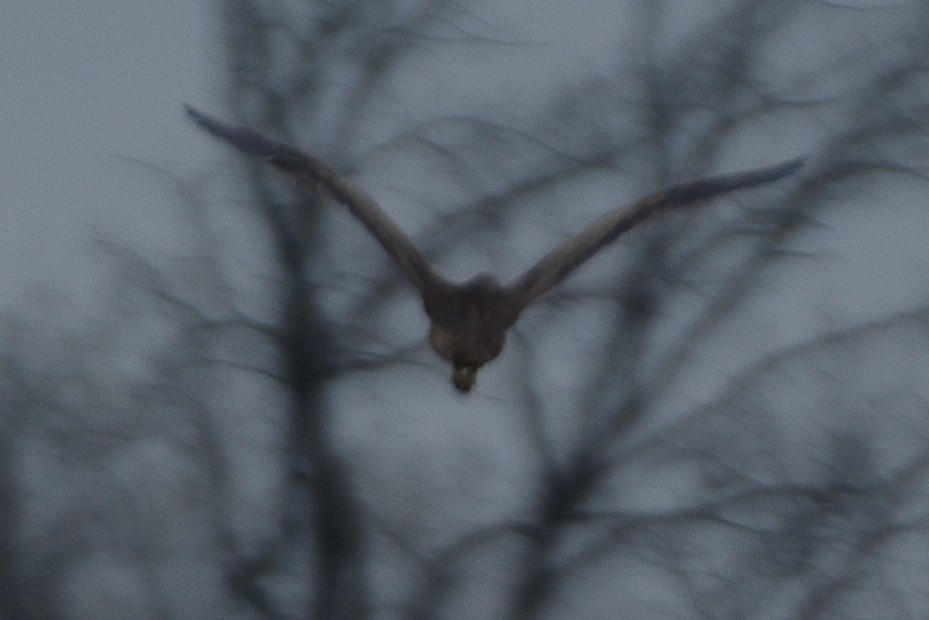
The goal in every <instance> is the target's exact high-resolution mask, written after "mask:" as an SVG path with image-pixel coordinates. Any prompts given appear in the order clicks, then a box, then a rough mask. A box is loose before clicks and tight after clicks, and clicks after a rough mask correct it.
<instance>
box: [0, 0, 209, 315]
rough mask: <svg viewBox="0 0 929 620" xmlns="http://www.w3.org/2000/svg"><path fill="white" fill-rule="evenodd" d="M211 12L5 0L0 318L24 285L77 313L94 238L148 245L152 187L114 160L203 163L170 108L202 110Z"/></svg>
mask: <svg viewBox="0 0 929 620" xmlns="http://www.w3.org/2000/svg"><path fill="white" fill-rule="evenodd" d="M214 10H215V9H214V7H212V6H211V3H208V2H196V1H183V0H151V1H146V2H142V1H140V0H128V1H124V0H90V1H88V2H58V1H56V0H35V1H30V2H8V3H5V5H4V8H3V9H2V11H0V14H2V19H0V57H2V58H3V62H2V63H0V110H2V114H0V135H2V136H3V140H2V142H0V179H2V184H0V204H2V213H0V218H2V220H0V222H2V225H0V263H2V265H3V269H2V272H0V278H2V285H0V307H2V309H3V310H8V309H10V307H11V305H12V304H18V303H20V302H22V301H23V300H24V297H25V295H26V292H27V291H29V290H30V289H35V288H36V287H51V288H55V289H57V288H59V287H62V286H64V287H66V288H67V289H68V290H69V291H71V292H73V293H75V294H76V295H77V301H78V302H79V303H81V304H82V305H83V304H85V303H88V302H89V301H90V296H88V295H85V294H84V293H85V292H87V289H85V288H84V287H85V285H87V284H90V283H91V282H93V279H94V277H95V276H94V272H93V268H92V266H91V265H92V263H91V262H90V261H86V260H85V258H86V257H88V256H89V255H90V254H91V253H92V252H91V249H90V248H91V243H92V241H93V239H94V238H99V237H104V236H106V235H112V236H113V238H116V239H121V240H124V241H129V240H131V242H132V243H140V244H142V245H143V246H146V245H148V246H150V245H152V244H157V243H159V242H161V241H160V240H159V239H157V237H158V236H159V233H161V232H163V231H164V228H163V227H161V228H159V226H158V222H159V217H161V218H164V217H166V216H167V215H168V213H166V212H165V211H166V210H165V209H164V203H163V201H164V198H165V193H164V191H163V188H162V190H159V189H158V188H157V187H156V186H155V185H154V184H152V183H146V179H145V175H143V174H140V171H139V170H138V169H136V170H133V169H132V166H129V165H127V164H126V163H125V162H123V161H120V160H119V159H118V158H117V157H114V156H116V155H118V156H128V157H134V158H138V159H141V160H144V161H148V162H151V163H154V164H158V165H162V166H165V167H166V168H168V169H172V170H185V169H190V168H196V167H198V166H202V165H203V161H204V159H205V157H206V155H207V153H209V151H210V150H211V149H212V147H213V145H209V144H206V143H205V142H204V141H203V140H199V139H196V136H193V135H192V132H191V131H190V127H189V126H188V125H187V124H186V123H185V122H183V117H182V114H181V108H180V105H181V102H183V101H185V100H187V99H197V100H198V101H209V96H210V93H211V92H215V86H216V85H217V84H218V83H219V80H218V79H217V77H216V74H215V72H216V67H217V66H218V65H217V64H215V63H214V64H212V65H211V64H210V62H209V57H210V53H211V52H210V50H211V49H215V46H213V45H211V43H210V41H209V38H210V36H211V33H213V32H215V30H216V29H215V28H214V27H213V26H211V24H212V23H215V22H214V20H213V16H212V11H214ZM159 209H161V210H162V211H163V213H162V214H161V215H160V216H159V214H158V213H157V211H158V210H159ZM162 221H163V220H162Z"/></svg>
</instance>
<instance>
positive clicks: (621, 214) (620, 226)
mask: <svg viewBox="0 0 929 620" xmlns="http://www.w3.org/2000/svg"><path fill="white" fill-rule="evenodd" d="M802 165H803V159H802V158H798V159H792V160H790V161H786V162H783V163H780V164H776V165H774V166H769V167H767V168H758V169H756V170H747V171H743V172H736V173H734V174H726V175H721V176H716V177H709V178H706V179H702V180H699V181H693V182H691V183H683V184H681V185H675V186H673V187H670V188H668V189H666V190H663V191H659V192H655V193H654V194H651V195H649V196H646V197H645V198H642V199H641V200H639V201H637V202H635V203H633V204H631V205H627V206H623V207H619V208H618V209H615V210H614V211H611V212H609V213H607V214H605V215H603V216H602V217H600V218H599V219H597V220H596V221H594V223H593V224H591V225H590V226H589V227H588V228H587V229H585V230H583V231H582V232H580V233H579V234H577V235H576V236H575V237H573V238H571V239H569V240H568V241H566V242H565V243H563V244H562V245H560V246H558V247H556V248H555V249H554V250H552V251H551V252H549V253H548V254H547V255H545V256H544V257H543V258H542V260H540V261H539V262H538V263H536V264H535V265H534V266H533V267H532V268H530V269H529V270H528V271H526V272H525V273H523V274H522V275H521V276H520V277H519V278H517V279H516V281H515V282H513V283H512V284H510V285H509V286H508V287H507V289H508V292H509V294H510V296H511V298H512V305H513V312H512V314H513V315H514V317H513V320H515V316H518V314H519V312H521V311H522V310H523V309H524V308H525V307H526V306H527V305H528V304H530V303H532V301H533V300H535V299H536V298H537V297H538V296H539V295H542V294H543V293H545V292H546V291H548V290H549V289H551V288H552V287H554V286H556V285H557V284H559V283H560V282H561V281H562V280H564V279H565V278H567V277H568V276H569V275H570V274H571V273H572V272H573V271H574V270H575V269H577V268H578V267H580V266H581V265H582V264H583V263H584V261H586V260H587V259H589V258H590V257H591V256H593V255H594V254H596V253H597V252H598V251H599V250H600V249H601V248H603V246H605V245H606V244H608V243H610V242H611V241H613V240H614V239H616V237H618V236H619V235H621V234H622V233H624V232H626V231H627V230H629V229H630V228H632V227H633V226H635V225H636V224H638V223H639V222H641V221H643V220H645V219H648V218H650V217H652V216H653V215H656V214H657V213H660V212H663V211H667V210H669V209H674V208H678V207H685V206H688V205H692V204H696V203H699V202H703V201H706V200H709V199H711V198H714V197H716V196H719V195H720V194H724V193H726V192H731V191H733V190H737V189H743V188H746V187H753V186H756V185H762V184H764V183H770V182H772V181H776V180H778V179H781V178H783V177H786V176H788V175H790V174H793V173H794V172H796V171H797V170H799V169H800V167H801V166H802Z"/></svg>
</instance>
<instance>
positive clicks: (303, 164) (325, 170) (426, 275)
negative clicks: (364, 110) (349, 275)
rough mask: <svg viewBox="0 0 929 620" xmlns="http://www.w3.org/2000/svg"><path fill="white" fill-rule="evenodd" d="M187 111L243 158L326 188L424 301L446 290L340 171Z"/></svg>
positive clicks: (245, 130)
mask: <svg viewBox="0 0 929 620" xmlns="http://www.w3.org/2000/svg"><path fill="white" fill-rule="evenodd" d="M184 109H185V110H186V111H187V114H188V115H189V116H190V117H191V118H192V119H193V120H194V122H195V123H197V125H199V126H200V127H201V128H203V129H205V130H206V131H207V132H209V133H211V134H213V135H214V136H217V137H218V138H222V139H223V140H225V141H226V142H229V143H230V144H232V145H233V146H235V147H236V148H238V149H239V150H240V151H242V152H244V153H247V154H249V155H253V156H255V157H259V158H262V159H265V160H266V161H267V162H268V163H269V164H271V165H272V166H274V167H275V168H277V169H278V170H280V171H281V172H283V173H285V174H287V175H289V176H291V177H292V178H293V179H294V180H295V181H296V182H297V183H298V184H300V185H301V186H303V187H307V188H309V189H314V190H315V189H316V188H318V187H322V188H323V189H325V190H326V191H327V192H329V193H330V194H331V195H332V196H333V197H334V198H335V199H336V200H338V201H339V202H341V203H342V204H343V205H345V206H346V207H348V210H349V211H351V212H352V214H353V215H354V216H355V217H357V218H358V219H359V220H360V221H361V223H362V224H364V226H365V228H367V229H368V232H370V233H371V234H372V235H373V236H374V238H375V239H377V241H378V242H379V243H380V244H381V246H382V247H383V248H384V250H386V251H387V254H388V255H390V257H391V258H392V259H393V260H394V262H395V263H396V264H397V266H398V267H399V268H400V271H402V272H403V274H404V275H405V276H406V277H407V278H408V279H409V280H410V282H412V283H413V286H415V287H416V288H417V289H419V291H420V292H421V293H422V294H423V295H424V296H426V295H427V294H429V293H430V291H432V290H434V289H436V288H439V287H443V286H444V284H445V281H444V280H443V279H442V278H441V277H439V276H438V275H437V274H436V273H435V272H434V271H433V270H432V268H431V267H429V264H428V263H427V262H426V259H425V258H423V256H422V254H420V253H419V250H417V249H416V246H414V245H413V242H412V241H411V240H410V238H409V237H407V236H406V234H405V233H404V232H403V231H402V230H400V228H399V227H398V226H397V225H396V224H394V222H393V220H391V219H390V218H389V217H388V216H387V214H386V213H384V211H383V210H382V209H381V207H380V206H379V205H378V204H377V202H375V200H374V199H373V198H371V197H370V196H369V195H368V194H366V193H365V192H363V191H361V190H360V189H358V188H356V187H354V186H352V185H351V184H350V183H349V182H348V181H347V180H346V179H345V178H343V177H342V176H341V175H339V174H338V173H337V172H336V171H335V170H333V169H332V168H330V167H329V166H327V165H326V164H324V163H322V162H321V161H319V160H318V159H316V158H314V157H311V156H310V155H307V154H305V153H302V152H300V151H298V150H297V149H295V148H293V147H291V146H288V145H286V144H283V143H281V142H276V141H274V140H271V139H269V138H266V137H265V136H263V135H262V134H260V133H258V132H257V131H254V130H252V129H249V128H247V127H233V126H230V125H226V124H225V123H222V122H220V121H218V120H216V119H215V118H213V117H211V116H209V115H207V114H204V113H203V112H200V111H199V110H197V109H196V108H194V107H192V106H190V105H185V106H184Z"/></svg>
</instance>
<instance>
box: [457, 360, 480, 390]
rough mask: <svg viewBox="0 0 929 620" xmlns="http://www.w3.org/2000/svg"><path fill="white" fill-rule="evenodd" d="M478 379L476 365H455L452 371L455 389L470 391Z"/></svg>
mask: <svg viewBox="0 0 929 620" xmlns="http://www.w3.org/2000/svg"><path fill="white" fill-rule="evenodd" d="M476 381H477V367H476V366H455V369H454V370H453V371H452V382H453V383H454V384H455V389H456V390H458V391H459V392H464V393H467V392H470V391H471V388H473V387H474V383H475V382H476Z"/></svg>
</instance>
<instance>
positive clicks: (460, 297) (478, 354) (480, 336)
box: [186, 106, 803, 392]
mask: <svg viewBox="0 0 929 620" xmlns="http://www.w3.org/2000/svg"><path fill="white" fill-rule="evenodd" d="M186 109H187V113H188V114H189V115H190V116H191V118H193V120H194V121H195V122H196V123H197V124H198V125H199V126H200V127H202V128H203V129H205V130H206V131H208V132H209V133H211V134H213V135H215V136H217V137H219V138H222V139H223V140H226V141H227V142H229V143H231V144H232V145H233V146H235V147H236V148H238V149H239V150H241V151H243V152H245V153H247V154H249V155H253V156H256V157H261V158H263V159H265V160H267V161H268V163H270V164H271V165H272V166H274V167H275V168H277V169H279V170H280V171H281V172H283V173H285V174H288V175H290V176H291V177H293V178H294V180H295V181H296V182H297V183H298V184H300V185H301V186H303V187H305V188H307V189H310V190H316V189H318V188H322V189H324V190H326V191H327V192H328V193H329V194H331V195H332V196H333V197H334V198H335V199H336V200H338V201H339V202H341V203H342V204H344V205H345V206H346V207H347V208H348V209H349V210H350V211H351V212H352V214H353V215H355V216H356V217H357V218H358V219H359V220H360V221H361V223H362V224H363V225H364V226H365V228H367V229H368V231H369V232H370V233H371V234H372V235H373V236H374V238H375V239H377V241H378V242H379V243H380V244H381V246H382V247H383V248H384V250H385V251H386V252H387V254H388V255H389V256H390V257H391V258H392V259H393V260H394V262H395V263H396V264H397V267H398V268H399V269H400V270H401V271H402V272H403V274H404V275H405V276H406V277H407V279H408V280H409V281H410V282H411V283H412V284H413V286H415V287H416V289H417V290H418V291H419V293H420V295H421V296H422V299H423V307H424V309H425V311H426V314H427V315H428V316H429V319H430V321H431V323H432V324H431V327H430V330H429V343H430V344H431V345H432V348H433V349H435V351H436V352H437V353H438V354H439V355H440V356H442V357H443V358H445V359H446V360H448V361H449V362H451V364H452V368H453V370H452V381H453V383H454V385H455V387H456V389H458V390H459V391H462V392H468V391H470V390H471V388H472V387H473V386H474V383H475V381H476V378H477V371H478V369H479V368H480V367H481V366H483V365H484V364H486V363H487V362H489V361H491V360H493V359H494V358H496V357H497V356H498V355H500V352H501V351H502V350H503V346H504V344H505V342H506V333H507V331H508V330H509V329H510V327H512V326H513V323H515V322H516V319H518V318H519V315H520V314H521V313H522V311H523V310H524V309H525V308H526V306H528V305H529V304H530V303H532V302H533V301H534V300H535V299H537V298H538V297H539V296H540V295H542V294H544V293H545V292H546V291H548V290H550V289H551V288H553V287H554V286H557V285H558V284H559V283H560V282H561V281H562V280H564V279H565V278H566V277H568V276H569V275H570V274H571V273H572V272H573V271H574V270H575V269H577V268H578V267H579V266H580V265H581V264H583V263H584V262H585V261H586V260H588V259H589V258H590V257H591V256H593V255H594V254H596V253H597V252H598V251H599V250H600V249H601V248H602V247H603V246H605V245H606V244H608V243H610V242H611V241H613V240H614V239H615V238H616V237H618V236H619V235H621V234H622V233H623V232H625V231H627V230H629V229H630V228H632V227H633V226H635V225H636V224H638V223H639V222H641V221H642V220H644V219H647V218H649V217H651V216H653V215H655V214H657V213H659V212H662V211H667V210H670V209H673V208H679V207H683V206H688V205H692V204H696V203H699V202H704V201H706V200H709V199H711V198H714V197H716V196H719V195H721V194H724V193H726V192H730V191H733V190H737V189H742V188H747V187H753V186H757V185H762V184H765V183H770V182H772V181H776V180H778V179H781V178H784V177H786V176H788V175H790V174H793V173H794V172H796V171H797V170H799V169H800V167H801V166H802V163H803V162H802V160H800V159H795V160H791V161H788V162H784V163H782V164H778V165H775V166H771V167H768V168H760V169H757V170H749V171H745V172H740V173H735V174H730V175H721V176H717V177H711V178H707V179H702V180H699V181H694V182H691V183H684V184H681V185H676V186H673V187H671V188H669V189H667V190H664V191H660V192H656V193H654V194H651V195H649V196H646V197H645V198H643V199H641V200H639V201H637V202H635V203H633V204H631V205H629V206H625V207H620V208H618V209H615V210H613V211H610V212H608V213H607V214H605V215H604V216H602V217H601V218H600V219H598V220H596V221H595V222H594V223H593V224H591V225H590V226H588V227H587V228H586V229H584V230H583V231H581V232H580V233H579V234H577V235H576V236H575V237H573V238H572V239H570V240H568V241H567V242H565V243H563V244H562V245H560V246H558V247H556V248H555V249H554V250H552V251H551V252H549V253H548V254H546V255H545V256H544V257H543V258H542V259H541V260H540V261H539V262H538V263H536V264H535V265H534V266H533V267H532V268H530V269H529V270H527V271H526V272H525V273H523V274H522V275H521V276H519V277H518V278H517V279H516V280H515V281H513V282H512V283H510V284H508V285H501V284H500V283H499V282H497V280H496V279H495V278H494V277H493V276H490V275H487V274H482V275H479V276H477V277H475V278H473V279H471V280H468V281H467V282H464V283H461V284H455V283H452V282H449V281H448V280H446V279H445V278H443V277H441V276H440V275H438V274H436V273H435V272H434V271H433V270H432V268H431V267H430V266H429V264H428V263H427V262H426V260H425V259H424V258H423V256H422V255H421V254H420V253H419V251H418V250H417V249H416V247H415V246H414V245H413V243H412V241H410V239H409V238H408V237H407V236H406V235H405V234H404V233H403V231H402V230H400V229H399V228H398V227H397V226H396V224H394V223H393V221H392V220H391V219H390V218H389V217H388V216H387V215H386V214H385V213H384V212H383V210H382V209H381V208H380V206H378V204H377V202H375V201H374V199H373V198H371V197H370V196H368V195H367V194H366V193H364V192H362V191H361V190H359V189H357V188H355V187H354V186H352V185H351V184H350V183H349V182H348V181H347V180H345V179H344V178H343V177H341V176H340V175H339V174H338V173H336V172H335V171H334V170H332V169H331V168H329V167H328V166H326V165H325V164H323V163H322V162H320V161H319V160H317V159H315V158H313V157H311V156H309V155H306V154H304V153H302V152H300V151H298V150H296V149H294V148H293V147H290V146H288V145H286V144H282V143H279V142H275V141H273V140H270V139H268V138H266V137H264V136H263V135H261V134H259V133H258V132H255V131H253V130H251V129H248V128H245V127H232V126H228V125H225V124H223V123H221V122H220V121H218V120H216V119H214V118H212V117H210V116H207V115H206V114H203V113H202V112H199V111H198V110H195V109H194V108H192V107H190V106H187V108H186Z"/></svg>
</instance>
